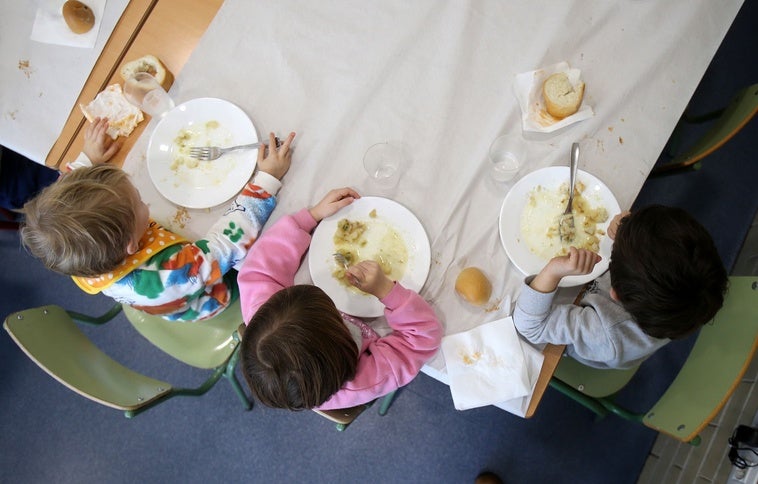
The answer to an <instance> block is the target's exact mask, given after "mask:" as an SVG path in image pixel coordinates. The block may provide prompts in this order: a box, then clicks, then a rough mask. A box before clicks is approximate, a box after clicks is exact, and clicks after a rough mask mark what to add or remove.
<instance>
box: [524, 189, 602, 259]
mask: <svg viewBox="0 0 758 484" xmlns="http://www.w3.org/2000/svg"><path fill="white" fill-rule="evenodd" d="M584 191H585V185H584V184H583V183H582V182H577V183H576V185H575V186H574V202H573V210H572V211H573V214H574V227H575V233H574V236H573V238H572V239H571V241H569V242H566V241H561V237H560V234H559V233H558V222H559V220H560V219H561V215H562V214H563V211H564V209H565V208H566V203H567V202H568V184H567V183H563V184H561V185H560V186H559V187H558V188H554V189H548V188H545V187H543V186H541V185H540V186H537V187H535V188H534V189H532V191H531V192H530V193H529V199H528V200H527V203H526V205H525V206H524V211H523V213H522V214H521V240H522V241H523V242H524V243H525V244H526V246H527V247H528V248H529V251H530V252H531V253H533V254H535V255H536V256H538V257H540V258H541V259H543V260H545V261H548V260H550V259H552V258H553V257H556V256H560V255H566V254H568V249H569V247H571V246H573V247H576V248H578V249H587V250H591V251H593V252H598V251H599V250H600V238H601V237H602V236H604V235H605V231H604V230H603V229H602V228H600V227H598V225H600V224H602V223H604V222H606V221H607V220H608V210H607V209H606V208H605V207H603V206H602V204H601V203H600V202H599V201H596V200H588V199H587V197H586V196H585V195H584Z"/></svg>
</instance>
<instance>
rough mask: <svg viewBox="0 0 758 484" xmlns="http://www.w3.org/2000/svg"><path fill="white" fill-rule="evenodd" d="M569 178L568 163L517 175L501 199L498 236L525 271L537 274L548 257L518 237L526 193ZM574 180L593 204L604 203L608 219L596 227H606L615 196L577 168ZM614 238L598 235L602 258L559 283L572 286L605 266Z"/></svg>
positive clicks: (555, 186) (613, 211) (615, 208)
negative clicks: (579, 274)
mask: <svg viewBox="0 0 758 484" xmlns="http://www.w3.org/2000/svg"><path fill="white" fill-rule="evenodd" d="M568 179H569V168H568V167H567V166H551V167H548V168H542V169H540V170H537V171H533V172H532V173H529V174H528V175H526V176H524V177H523V178H522V179H520V180H519V181H518V182H517V183H516V184H515V185H514V186H513V188H511V189H510V191H508V194H507V195H506V196H505V200H503V206H502V208H501V209H500V221H499V225H500V240H501V241H502V243H503V247H504V248H505V252H506V253H507V254H508V257H509V258H510V260H511V262H513V265H515V266H516V267H517V268H518V269H519V270H520V271H521V272H523V273H524V275H532V274H537V273H538V272H539V271H540V270H541V269H542V268H543V267H544V266H545V264H547V260H544V259H542V258H541V257H538V256H537V255H535V254H533V253H532V252H531V251H530V250H529V247H528V246H527V244H526V243H525V242H523V241H522V237H521V216H522V214H523V212H524V206H525V205H526V202H527V200H528V198H529V193H530V192H531V191H532V189H534V188H535V187H537V186H538V185H541V186H543V187H544V188H546V189H548V190H552V189H556V190H557V189H558V187H560V186H561V184H563V183H567V182H568ZM577 181H581V182H582V183H584V185H585V189H584V193H583V194H582V196H583V197H584V198H585V199H586V200H587V201H588V202H589V203H590V204H591V205H593V206H595V207H597V206H598V205H600V206H603V207H605V209H606V210H607V211H608V220H607V221H606V222H605V223H602V224H598V227H597V228H598V229H602V230H603V231H605V230H607V228H608V224H609V223H610V221H611V219H612V218H613V216H614V215H616V214H617V213H619V212H620V209H619V204H618V202H617V201H616V197H614V196H613V193H611V191H610V190H609V189H608V187H607V186H605V184H604V183H603V182H601V181H600V180H598V179H597V178H595V177H594V176H592V175H590V174H589V173H587V172H585V171H582V170H578V172H577ZM612 247H613V241H612V240H611V239H610V237H608V236H607V235H605V236H602V237H601V238H600V251H599V253H600V255H601V256H602V258H603V259H602V260H601V261H600V262H598V263H597V265H595V269H594V270H593V271H592V272H591V273H590V274H586V275H583V276H568V277H564V278H563V279H562V280H561V282H560V284H559V286H561V287H571V286H578V285H581V284H585V283H587V282H589V281H591V280H593V279H595V278H596V277H598V276H599V275H600V274H602V273H603V272H605V271H606V270H607V269H608V263H609V262H610V260H611V248H612Z"/></svg>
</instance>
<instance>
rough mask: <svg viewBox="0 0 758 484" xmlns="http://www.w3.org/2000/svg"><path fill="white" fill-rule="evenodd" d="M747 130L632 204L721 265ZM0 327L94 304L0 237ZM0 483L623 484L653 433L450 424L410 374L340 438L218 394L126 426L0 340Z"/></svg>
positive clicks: (222, 390) (742, 68)
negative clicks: (12, 317)
mask: <svg viewBox="0 0 758 484" xmlns="http://www.w3.org/2000/svg"><path fill="white" fill-rule="evenodd" d="M757 12H758V2H756V1H753V0H748V1H747V2H746V4H745V6H744V7H743V10H742V12H741V13H740V15H739V16H738V18H737V20H736V22H735V24H734V25H733V27H732V30H731V31H730V33H729V34H728V35H727V39H726V41H725V42H724V44H723V45H722V48H721V49H720V50H719V52H718V53H717V55H716V58H715V59H714V61H713V63H712V66H711V68H710V69H709V71H708V72H707V73H706V75H705V77H704V79H703V81H702V83H701V85H700V87H699V88H698V91H697V93H696V94H695V97H694V98H693V105H698V106H702V109H703V110H709V109H712V108H716V107H719V106H720V105H721V104H725V103H726V102H727V101H728V100H729V98H730V97H731V94H732V93H733V92H734V91H736V90H737V89H738V88H739V87H742V86H744V85H748V84H752V83H755V82H758V70H757V67H756V66H757V65H758V63H756V62H755V54H754V49H752V48H747V47H746V46H755V45H758V41H757V39H756V30H758V29H755V28H754V25H755V20H756V18H758V16H757V15H756V13H757ZM757 135H758V122H757V121H753V123H752V124H751V125H749V126H748V127H747V128H746V129H745V130H744V131H743V132H742V133H740V134H739V135H738V136H737V137H736V138H735V139H734V140H733V141H732V142H730V143H729V144H727V145H726V146H725V147H724V148H722V149H721V150H719V152H717V153H716V154H715V155H713V156H711V157H710V158H709V159H708V160H707V163H705V166H704V168H703V169H702V170H700V171H699V172H696V173H692V174H685V175H681V176H678V177H668V178H662V179H656V180H651V181H649V182H648V183H646V185H645V187H644V188H643V190H642V192H641V194H640V199H639V201H638V205H646V204H648V203H665V204H669V205H678V206H682V207H684V208H686V209H688V210H689V211H690V212H691V213H692V214H693V215H694V216H695V217H696V218H697V219H698V220H700V221H701V222H702V223H703V224H705V225H706V226H707V227H708V228H709V230H710V231H711V233H713V234H714V238H715V239H716V241H717V246H718V248H719V252H720V254H721V255H722V257H723V259H724V262H725V265H726V266H727V267H732V265H733V264H734V260H735V258H736V257H737V254H738V253H739V250H740V247H741V245H742V240H743V239H744V237H745V233H746V232H747V229H748V227H749V226H750V222H751V221H752V219H753V216H754V214H755V212H756V208H758V196H756V187H758V162H757V161H756V156H755V154H754V153H755V150H754V148H755V147H756V142H755V140H756V136H757ZM0 288H2V293H3V297H2V300H0V316H5V315H7V314H10V313H11V312H13V311H15V310H19V309H24V308H28V307H34V306H39V305H43V304H59V305H62V306H65V307H67V308H69V309H73V310H78V311H82V312H88V313H97V312H99V311H104V310H105V309H107V308H108V307H110V304H111V301H110V300H109V299H108V298H106V297H102V296H88V295H85V294H83V293H82V292H81V291H80V290H79V289H78V288H77V287H75V286H74V284H73V283H72V282H71V281H70V280H69V279H68V278H66V277H63V276H59V275H56V274H52V273H50V272H48V271H46V270H45V269H44V268H42V267H41V265H40V264H39V263H37V262H36V261H35V260H33V259H31V258H30V257H29V256H28V255H27V254H25V253H24V252H23V250H22V249H20V248H19V242H18V236H17V234H16V233H15V232H12V231H0ZM86 332H87V333H88V334H89V335H90V336H91V337H92V339H94V340H95V341H96V342H97V343H98V344H99V345H100V346H101V347H102V348H103V349H104V350H105V351H106V352H107V353H109V354H111V355H112V356H113V357H114V358H116V359H118V360H119V361H121V362H122V363H124V364H126V365H127V366H131V367H134V368H135V369H137V370H139V371H143V372H145V373H147V374H150V375H152V376H155V377H157V378H161V379H165V380H167V381H170V382H172V383H174V384H178V385H192V384H198V383H199V382H200V381H202V380H203V379H204V373H202V372H201V371H199V370H194V369H189V368H186V367H183V366H182V365H180V364H178V363H176V362H174V361H173V360H171V359H170V358H169V357H167V356H165V355H164V354H162V353H161V352H159V351H158V350H157V349H155V348H153V347H152V346H151V345H150V344H149V343H147V342H146V341H145V340H143V339H142V338H141V337H140V336H139V335H138V334H137V333H136V332H135V331H134V329H133V328H132V327H131V326H130V325H129V323H128V322H127V321H126V320H125V319H124V318H123V316H120V317H119V318H118V319H116V320H114V321H113V322H111V323H110V324H109V325H107V326H106V327H103V328H86ZM690 344H691V341H682V342H676V343H672V344H671V345H669V346H667V347H665V348H664V349H663V350H661V351H659V352H658V353H657V354H656V355H654V356H653V358H651V359H650V360H648V362H646V364H645V365H643V367H642V369H641V370H640V372H639V373H638V374H637V375H636V376H635V378H634V379H633V381H632V382H631V383H630V385H629V386H628V387H627V388H626V389H625V391H624V393H623V394H622V396H621V398H622V400H623V401H624V402H625V403H627V404H628V405H629V406H631V407H633V408H634V409H638V410H642V409H644V408H646V406H649V405H650V404H651V403H652V402H654V401H655V399H656V398H657V396H659V395H660V394H661V393H662V392H663V391H664V390H665V387H666V385H667V384H668V382H670V381H671V379H672V378H673V376H674V374H675V373H676V371H677V369H678V366H679V365H681V363H682V361H683V360H684V358H685V357H686V354H687V351H688V349H689V347H690ZM0 399H1V400H0V401H2V411H0V429H2V431H1V432H0V469H2V472H0V483H5V482H9V483H11V482H12V483H95V482H97V483H122V482H123V483H132V482H169V483H174V482H183V483H184V482H186V483H201V482H202V483H207V482H229V483H236V482H314V483H321V482H324V483H327V482H329V483H331V482H336V483H353V482H381V483H396V482H401V483H402V482H408V483H467V482H472V481H473V479H474V477H475V476H476V475H477V474H478V473H479V472H480V471H481V470H483V469H490V470H493V471H495V472H497V473H499V474H500V475H501V476H502V477H503V479H504V481H505V482H506V483H532V482H536V483H542V482H551V483H556V484H559V483H598V484H600V483H611V482H612V483H634V482H636V480H637V477H638V476H639V473H640V470H641V468H642V466H643V464H644V461H645V458H646V456H647V454H648V451H649V450H650V447H651V446H652V443H653V441H654V439H655V437H656V435H657V434H656V433H655V432H653V431H652V430H649V429H647V428H645V427H642V426H640V425H635V424H632V423H629V422H626V421H624V420H621V419H619V418H616V417H613V416H611V417H607V418H606V419H604V420H602V421H599V422H595V421H594V418H593V415H592V414H591V413H590V412H589V411H586V410H585V409H584V408H582V407H580V406H579V405H578V404H576V403H574V402H573V401H570V400H568V399H567V398H566V397H564V396H562V395H561V394H559V393H557V392H555V391H553V390H552V389H549V390H548V391H547V393H546V395H545V397H544V399H543V402H542V403H541V405H540V408H539V411H538V412H537V415H536V416H535V417H534V418H533V419H530V420H523V419H520V418H517V417H514V416H512V415H510V414H508V413H506V412H504V411H502V410H499V409H495V408H491V407H488V408H482V409H475V410H469V411H465V412H458V411H456V410H454V408H453V403H452V399H451V397H450V392H449V389H448V387H446V386H444V385H442V384H441V383H439V382H437V381H435V380H433V379H431V378H429V377H427V376H425V375H420V376H419V377H418V378H417V379H416V380H414V381H413V382H412V383H411V384H410V385H408V386H407V387H405V388H404V389H402V390H401V391H400V392H399V394H398V396H397V398H396V400H395V402H394V404H393V406H392V407H391V408H390V411H389V413H388V415H387V416H385V417H380V416H378V415H377V414H376V410H375V409H370V410H369V411H368V412H367V413H364V414H363V415H361V416H360V417H359V419H358V420H357V421H356V422H355V423H354V424H353V425H352V426H351V427H350V428H348V429H347V430H346V431H345V432H344V433H339V432H337V431H336V430H335V429H334V427H333V425H332V424H331V423H330V422H328V421H326V420H325V419H324V418H322V417H320V416H318V415H316V414H315V413H313V412H299V413H290V412H286V411H278V410H271V409H267V408H265V407H263V406H261V405H256V406H255V408H254V409H253V410H252V411H250V412H245V411H244V410H243V409H242V407H241V405H240V403H239V401H238V400H237V398H236V396H235V395H234V393H233V391H232V390H231V388H230V387H229V385H228V384H227V383H226V382H225V381H222V382H220V383H219V384H218V385H217V386H216V387H215V388H214V389H212V390H211V391H210V392H209V393H208V394H207V395H205V396H203V397H201V398H177V399H174V400H172V401H170V402H167V403H166V404H164V405H161V406H158V407H156V408H154V409H152V410H150V411H148V412H147V413H145V414H143V415H140V416H138V417H136V418H134V419H132V420H129V419H126V418H124V417H123V415H122V414H121V413H119V412H118V411H115V410H112V409H109V408H105V407H102V406H100V405H97V404H95V403H92V402H90V401H88V400H86V399H84V398H82V397H79V396H78V395H76V394H74V393H73V392H71V391H69V390H67V389H66V388H64V387H63V386H62V385H60V384H59V383H57V382H56V381H54V380H53V379H52V378H50V377H48V376H47V375H46V374H44V373H43V372H42V371H41V370H40V369H39V368H37V366H36V365H35V364H34V363H32V362H31V361H30V360H29V359H28V358H27V357H26V356H24V355H23V353H21V351H20V350H19V349H18V348H17V347H16V346H15V344H14V343H13V342H12V341H11V340H10V338H9V337H8V336H7V335H5V334H0Z"/></svg>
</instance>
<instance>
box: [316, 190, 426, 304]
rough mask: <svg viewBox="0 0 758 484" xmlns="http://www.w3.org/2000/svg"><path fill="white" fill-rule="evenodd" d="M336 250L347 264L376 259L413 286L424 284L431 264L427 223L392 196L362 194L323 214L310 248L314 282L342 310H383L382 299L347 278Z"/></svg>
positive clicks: (386, 270) (391, 275)
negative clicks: (338, 209)
mask: <svg viewBox="0 0 758 484" xmlns="http://www.w3.org/2000/svg"><path fill="white" fill-rule="evenodd" d="M335 253H339V254H342V255H344V256H345V258H346V259H347V261H348V264H356V263H358V262H360V261H362V260H374V261H376V262H378V263H379V265H380V267H381V268H382V270H383V271H384V273H385V274H387V276H388V277H389V278H390V279H392V280H394V281H398V282H400V283H401V284H402V285H403V286H404V287H407V288H408V289H411V290H414V291H419V290H420V289H421V288H422V287H423V286H424V283H425V282H426V278H427V276H428V275H429V266H430V264H431V247H430V245H429V238H428V237H427V235H426V231H425V230H424V227H423V226H422V225H421V222H420V221H419V220H418V218H417V217H416V216H415V215H414V214H413V212H411V211H410V210H408V209H407V208H406V207H404V206H403V205H401V204H399V203H397V202H395V201H394V200H390V199H387V198H381V197H361V198H359V199H357V200H355V201H354V202H353V203H351V204H350V205H348V206H347V207H345V208H343V209H342V210H340V211H339V212H337V213H336V214H334V215H332V216H330V217H327V218H325V219H324V220H322V221H321V223H319V225H318V226H317V227H316V230H315V231H314V232H313V238H312V240H311V246H310V250H309V252H308V268H309V269H310V273H311V278H312V279H313V283H314V284H315V285H316V286H318V287H320V288H321V289H323V290H324V292H326V293H327V294H328V295H329V297H331V298H332V300H333V301H334V304H335V306H337V309H339V310H340V311H342V312H343V313H346V314H351V315H353V316H359V317H367V318H368V317H377V316H381V315H382V314H383V313H384V305H383V304H382V303H381V302H380V301H379V300H378V299H377V298H376V297H374V296H372V295H370V294H366V293H364V292H362V291H360V290H359V289H357V288H355V287H353V286H352V285H351V284H350V283H349V282H348V281H347V279H346V278H345V268H344V267H343V266H341V265H340V264H338V263H337V262H336V261H335V260H334V256H333V254H335Z"/></svg>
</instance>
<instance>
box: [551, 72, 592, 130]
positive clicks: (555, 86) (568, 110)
mask: <svg viewBox="0 0 758 484" xmlns="http://www.w3.org/2000/svg"><path fill="white" fill-rule="evenodd" d="M542 96H543V98H544V99H545V109H546V110H547V112H548V114H550V115H551V116H553V117H555V118H558V119H563V118H565V117H568V116H571V115H572V114H574V113H576V112H577V111H579V106H581V105H582V98H583V97H584V83H583V82H582V81H579V82H578V83H577V84H576V85H574V84H572V83H571V81H570V80H569V78H568V76H567V75H566V73H564V72H558V73H555V74H553V75H552V76H550V77H548V78H547V79H545V82H544V83H543V84H542Z"/></svg>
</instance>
